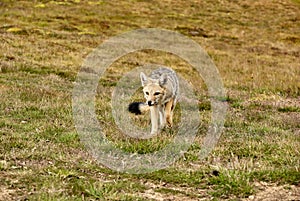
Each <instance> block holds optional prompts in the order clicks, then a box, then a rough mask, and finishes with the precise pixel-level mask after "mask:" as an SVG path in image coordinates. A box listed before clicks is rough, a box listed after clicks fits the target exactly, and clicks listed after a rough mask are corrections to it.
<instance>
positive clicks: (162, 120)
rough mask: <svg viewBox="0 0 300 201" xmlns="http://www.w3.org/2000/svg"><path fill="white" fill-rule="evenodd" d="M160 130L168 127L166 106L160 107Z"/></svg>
mask: <svg viewBox="0 0 300 201" xmlns="http://www.w3.org/2000/svg"><path fill="white" fill-rule="evenodd" d="M159 120H160V129H163V128H164V127H165V126H166V112H165V107H164V106H159Z"/></svg>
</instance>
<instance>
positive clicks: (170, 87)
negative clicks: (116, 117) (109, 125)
mask: <svg viewBox="0 0 300 201" xmlns="http://www.w3.org/2000/svg"><path fill="white" fill-rule="evenodd" d="M140 78H141V83H142V86H143V92H144V96H145V99H146V102H145V103H143V102H133V103H130V104H129V107H128V110H129V111H130V112H131V113H134V114H136V115H139V114H143V113H145V112H147V111H149V110H150V119H151V135H155V134H157V133H158V129H159V124H160V129H162V128H164V127H165V126H166V124H167V126H168V127H172V125H173V110H174V108H175V106H176V103H177V100H178V94H179V82H178V78H177V75H176V73H175V71H173V70H172V69H170V68H164V67H161V68H158V69H156V70H154V71H152V72H151V74H150V75H149V77H147V76H146V75H145V74H144V73H143V72H141V74H140Z"/></svg>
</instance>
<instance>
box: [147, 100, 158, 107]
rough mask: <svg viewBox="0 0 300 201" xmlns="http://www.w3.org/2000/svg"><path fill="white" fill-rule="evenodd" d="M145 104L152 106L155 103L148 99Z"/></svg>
mask: <svg viewBox="0 0 300 201" xmlns="http://www.w3.org/2000/svg"><path fill="white" fill-rule="evenodd" d="M147 104H148V105H149V106H154V105H157V103H155V102H152V101H148V102H147Z"/></svg>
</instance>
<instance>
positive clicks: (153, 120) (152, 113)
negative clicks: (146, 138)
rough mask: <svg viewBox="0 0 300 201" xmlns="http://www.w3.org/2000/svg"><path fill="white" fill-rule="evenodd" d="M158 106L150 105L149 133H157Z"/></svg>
mask: <svg viewBox="0 0 300 201" xmlns="http://www.w3.org/2000/svg"><path fill="white" fill-rule="evenodd" d="M157 107H158V106H157V105H155V106H151V107H150V119H151V135H156V134H157V133H158V120H159V118H158V115H159V111H158V108H157Z"/></svg>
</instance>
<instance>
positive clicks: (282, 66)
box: [0, 0, 300, 200]
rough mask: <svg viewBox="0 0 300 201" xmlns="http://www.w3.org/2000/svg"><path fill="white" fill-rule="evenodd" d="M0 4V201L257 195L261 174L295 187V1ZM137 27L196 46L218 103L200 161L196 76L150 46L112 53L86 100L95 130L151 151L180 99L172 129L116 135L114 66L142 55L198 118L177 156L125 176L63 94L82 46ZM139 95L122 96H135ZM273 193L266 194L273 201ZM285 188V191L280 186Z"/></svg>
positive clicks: (207, 109) (203, 90) (205, 108)
mask: <svg viewBox="0 0 300 201" xmlns="http://www.w3.org/2000/svg"><path fill="white" fill-rule="evenodd" d="M0 12H1V16H0V24H1V25H0V116H1V118H0V181H1V182H0V200H26V199H28V200H158V199H170V200H172V199H174V200H187V199H190V200H197V199H207V200H208V199H212V200H221V199H223V200H240V199H242V198H247V197H249V196H251V195H255V196H256V195H260V194H259V192H260V191H264V190H265V191H266V192H267V189H266V188H264V189H261V188H259V187H258V185H257V184H259V183H261V182H265V183H267V186H269V185H270V186H271V185H278V186H285V188H286V189H289V186H294V187H295V188H296V189H298V190H297V192H296V193H298V194H299V193H300V190H299V184H300V174H299V168H300V152H299V150H300V136H299V131H300V127H299V125H300V121H299V119H300V110H299V108H300V103H299V97H300V83H299V74H300V69H299V62H300V60H299V58H300V57H299V52H300V49H299V41H300V37H299V35H300V33H299V27H300V21H299V16H297V13H300V7H299V1H298V0H292V1H289V0H283V1H282V2H277V1H268V2H263V3H262V2H259V1H257V2H249V3H248V2H239V3H237V2H233V1H227V0H226V1H222V2H220V3H218V4H217V3H216V2H215V1H212V0H208V1H201V2H200V1H199V2H191V1H184V0H179V1H174V2H172V3H170V2H169V1H166V0H162V1H156V0H155V1H140V0H132V1H116V0H112V1H96V0H93V1H88V0H68V1H8V0H5V1H1V3H0ZM146 27H152V28H163V29H169V30H173V31H177V32H179V33H182V34H184V35H186V36H188V37H190V38H191V39H193V40H195V41H196V42H197V43H199V44H200V45H201V46H202V47H203V48H204V49H205V50H206V51H207V52H208V54H209V55H210V57H211V58H212V59H213V61H214V62H215V64H216V66H217V67H218V69H219V71H220V75H221V77H222V79H223V82H224V86H225V88H226V90H227V98H226V101H227V102H228V104H229V109H228V114H227V117H226V122H225V128H224V132H223V134H222V136H221V138H220V140H219V142H218V144H217V146H216V147H215V149H214V150H213V151H212V152H211V153H210V154H209V155H208V157H207V158H205V159H204V160H202V161H201V160H200V159H199V155H198V153H199V151H200V150H201V143H202V141H203V137H204V136H205V135H206V131H207V128H208V125H209V123H210V115H211V104H210V100H209V97H208V93H207V87H206V86H205V84H204V82H203V80H202V79H201V77H200V76H199V75H197V74H196V73H195V70H194V69H193V68H192V67H191V66H190V65H189V64H188V63H187V62H186V61H183V60H182V59H180V58H179V57H177V56H176V55H172V54H169V53H165V52H161V51H154V50H143V51H139V52H135V53H132V54H129V55H126V56H124V57H122V58H120V59H118V60H117V61H116V62H114V63H113V64H112V65H111V66H110V67H109V68H108V69H107V71H106V72H105V74H104V76H103V77H102V78H101V79H100V80H99V85H98V88H97V96H96V100H95V103H96V104H95V105H96V114H97V118H98V120H99V123H100V125H102V126H103V129H104V131H105V133H106V136H107V138H108V139H110V140H111V141H113V143H114V145H115V146H116V147H118V148H120V149H122V150H123V151H125V152H127V153H130V154H135V153H139V154H145V153H154V152H155V151H159V150H161V149H162V148H164V147H165V146H166V145H167V144H169V143H170V141H171V140H173V139H174V136H175V134H176V132H177V127H176V124H177V123H178V122H179V118H180V114H179V113H180V108H181V106H180V105H178V107H177V108H176V115H175V127H174V129H173V130H169V129H166V130H165V131H164V132H163V133H162V134H161V135H158V136H156V137H154V138H152V139H147V140H137V139H132V138H130V137H128V136H126V135H124V134H123V133H122V132H121V131H120V130H119V129H118V128H117V127H116V124H115V122H114V121H113V117H112V114H111V111H112V110H111V103H110V101H111V94H112V91H113V89H114V87H115V86H117V83H118V81H119V79H120V78H121V77H122V76H123V75H124V74H125V73H126V72H128V71H130V70H132V69H133V68H135V67H137V66H142V65H144V64H146V63H155V64H162V65H166V66H170V67H172V68H173V69H175V70H176V72H177V73H179V74H180V75H181V76H182V77H184V78H185V79H186V80H188V81H189V82H190V83H191V84H192V85H193V86H194V89H195V92H196V97H197V98H198V99H199V104H198V109H199V113H200V117H201V126H200V128H199V130H198V133H197V136H196V139H195V141H194V143H193V144H192V146H191V147H190V148H189V150H188V152H187V153H184V154H182V157H181V158H180V159H179V160H178V161H176V162H175V163H174V164H173V165H171V166H170V167H168V168H166V169H164V170H159V171H155V172H152V173H149V174H140V175H135V174H126V173H120V172H115V171H112V170H110V169H108V168H106V167H105V166H103V165H101V164H100V163H99V162H98V161H96V160H95V159H94V158H93V157H92V154H90V153H89V152H88V150H87V149H86V148H85V147H84V145H83V143H81V142H80V136H79V134H78V133H77V131H76V129H75V125H74V121H73V116H72V90H73V86H74V81H75V80H76V76H77V73H78V71H79V69H80V67H81V64H82V63H83V61H84V59H85V58H86V56H87V55H88V54H89V53H90V52H91V51H92V50H93V49H94V48H96V47H98V46H99V45H100V44H101V43H102V42H103V41H104V40H106V39H108V38H110V37H111V36H115V35H117V34H121V33H124V32H126V31H130V30H135V29H137V28H146ZM137 79H139V78H137ZM140 92H141V91H140V90H137V91H136V94H134V96H133V97H132V100H143V97H142V94H141V93H140ZM129 118H131V119H132V120H133V122H134V124H135V125H136V126H140V127H146V126H148V124H149V117H148V115H146V116H144V117H139V118H135V117H134V116H132V115H129ZM276 193H278V194H276ZM280 193H281V192H275V193H274V194H272V199H273V198H274V199H283V198H282V196H281V195H280ZM285 196H286V197H284V199H286V200H288V199H289V198H290V200H293V199H294V200H295V199H296V197H289V196H292V192H290V194H286V195H285ZM267 198H268V197H258V199H267ZM269 198H270V197H269Z"/></svg>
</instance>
